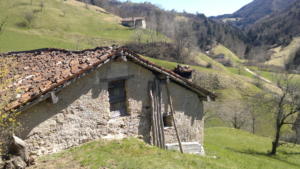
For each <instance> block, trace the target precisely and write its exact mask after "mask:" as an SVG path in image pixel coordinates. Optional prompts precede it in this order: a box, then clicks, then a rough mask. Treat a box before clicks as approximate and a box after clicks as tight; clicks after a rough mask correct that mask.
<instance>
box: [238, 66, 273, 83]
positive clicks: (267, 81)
mask: <svg viewBox="0 0 300 169" xmlns="http://www.w3.org/2000/svg"><path fill="white" fill-rule="evenodd" d="M244 69H245V70H246V71H247V72H249V73H250V74H252V75H253V76H256V77H258V78H259V79H261V80H263V81H264V82H266V83H270V84H272V82H271V81H270V80H268V79H266V78H264V77H262V76H260V75H258V74H257V73H255V72H253V71H252V70H250V69H249V68H247V67H244Z"/></svg>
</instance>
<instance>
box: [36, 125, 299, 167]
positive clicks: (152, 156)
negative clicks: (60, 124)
mask: <svg viewBox="0 0 300 169" xmlns="http://www.w3.org/2000/svg"><path fill="white" fill-rule="evenodd" d="M270 144H271V140H270V139H268V138H264V137H258V136H255V135H252V134H249V133H247V132H243V131H240V130H235V129H229V128H209V129H206V132H205V149H206V154H207V156H205V157H201V156H197V155H188V154H180V153H179V152H174V151H164V150H160V149H158V148H156V147H152V146H149V145H146V144H145V143H143V142H142V141H139V140H137V139H133V138H130V139H125V140H122V141H101V140H100V141H96V142H91V143H87V144H85V145H82V146H80V147H76V148H72V149H70V150H67V151H65V152H62V153H59V154H54V155H51V156H45V157H41V158H40V159H39V160H38V161H37V165H36V166H32V167H30V168H31V169H34V168H50V169H51V168H53V169H55V168H61V169H64V168H95V169H96V168H116V169H121V168H139V169H144V168H145V169H146V168H147V169H150V168H161V169H167V168H172V169H177V168H178V169H182V168H191V169H192V168H195V169H196V168H197V169H198V168H206V169H241V168H244V169H258V168H263V169H282V168H289V169H294V168H295V169H296V168H299V166H300V161H299V158H300V154H299V153H300V147H299V146H294V145H289V144H287V145H285V146H283V147H281V148H280V149H279V154H278V155H277V156H276V157H271V156H268V155H267V152H268V150H269V147H270ZM249 164H251V165H249Z"/></svg>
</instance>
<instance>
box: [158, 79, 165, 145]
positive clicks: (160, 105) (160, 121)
mask: <svg viewBox="0 0 300 169" xmlns="http://www.w3.org/2000/svg"><path fill="white" fill-rule="evenodd" d="M157 81H158V98H159V100H158V102H159V123H160V132H161V148H162V149H165V133H164V122H163V113H162V90H161V81H160V80H157Z"/></svg>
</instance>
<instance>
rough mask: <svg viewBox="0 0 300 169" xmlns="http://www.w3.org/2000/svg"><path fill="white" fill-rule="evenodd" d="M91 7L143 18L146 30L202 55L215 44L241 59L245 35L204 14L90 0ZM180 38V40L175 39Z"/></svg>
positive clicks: (243, 51) (106, 0)
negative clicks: (195, 49) (193, 48)
mask: <svg viewBox="0 0 300 169" xmlns="http://www.w3.org/2000/svg"><path fill="white" fill-rule="evenodd" d="M80 1H83V0H80ZM90 3H91V4H95V5H97V6H100V7H103V8H104V9H106V10H107V11H109V12H111V13H114V14H116V15H118V16H121V17H132V16H143V17H145V18H146V21H147V27H148V28H149V29H151V30H155V31H156V32H160V33H162V34H164V35H166V36H167V37H169V38H171V39H175V40H179V39H185V40H186V41H188V42H189V43H192V44H193V45H194V46H196V47H198V48H200V49H202V50H203V51H206V50H210V49H211V47H212V46H214V45H215V44H216V43H221V44H223V45H224V46H226V47H228V48H229V49H230V50H232V51H234V52H235V53H237V54H238V55H239V56H241V57H242V56H244V53H245V49H246V44H245V41H246V40H247V38H246V36H245V34H244V33H243V32H242V31H241V30H239V29H237V28H235V27H232V26H230V25H228V24H224V23H222V22H216V21H214V20H212V19H210V18H207V17H206V16H205V15H203V14H196V15H195V14H189V13H185V12H183V13H180V12H176V11H167V10H164V9H161V8H159V7H157V6H155V5H153V4H151V3H149V2H145V3H133V2H131V1H125V2H119V1H110V0H93V1H90ZM180 35H182V36H183V37H178V36H180Z"/></svg>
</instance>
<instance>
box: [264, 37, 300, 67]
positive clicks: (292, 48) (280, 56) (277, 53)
mask: <svg viewBox="0 0 300 169" xmlns="http://www.w3.org/2000/svg"><path fill="white" fill-rule="evenodd" d="M299 48H300V37H296V38H294V39H293V41H292V42H291V43H290V44H289V45H288V46H286V47H277V48H274V49H272V50H271V51H272V52H273V55H272V56H271V60H269V61H267V62H266V64H268V65H274V66H279V67H284V66H285V64H286V62H287V61H288V60H289V59H290V57H291V56H293V55H294V54H295V53H296V51H297V50H298V49H299Z"/></svg>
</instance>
